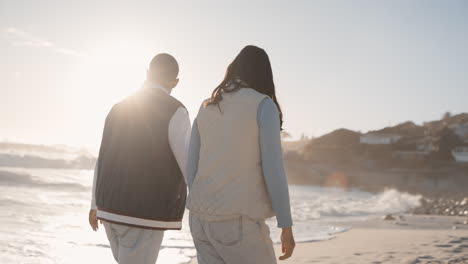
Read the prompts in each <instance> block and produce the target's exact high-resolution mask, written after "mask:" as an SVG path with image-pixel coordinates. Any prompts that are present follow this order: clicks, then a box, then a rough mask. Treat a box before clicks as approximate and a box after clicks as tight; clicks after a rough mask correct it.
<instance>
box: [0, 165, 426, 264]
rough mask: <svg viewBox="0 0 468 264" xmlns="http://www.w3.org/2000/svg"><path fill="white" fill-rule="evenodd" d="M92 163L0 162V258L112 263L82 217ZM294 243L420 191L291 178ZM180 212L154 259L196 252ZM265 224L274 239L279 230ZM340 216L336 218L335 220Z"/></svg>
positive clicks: (406, 202) (100, 236)
mask: <svg viewBox="0 0 468 264" xmlns="http://www.w3.org/2000/svg"><path fill="white" fill-rule="evenodd" d="M92 174H93V171H92V170H74V169H26V168H10V167H0V263H2V264H9V263H15V264H16V263H23V264H26V263H34V264H37V263H44V264H46V263H47V264H49V263H59V264H75V263H76V264H78V263H80V264H81V263H115V262H114V260H113V257H112V254H111V250H110V248H109V246H108V241H107V238H106V235H105V232H104V229H103V227H102V226H101V228H100V230H99V231H98V232H93V231H92V230H91V228H90V226H89V224H88V211H89V207H90V195H91V184H92ZM290 196H291V206H292V214H293V221H294V228H293V230H294V233H295V238H296V241H297V242H311V241H320V240H326V239H332V238H333V237H334V236H335V235H336V234H337V233H340V232H345V231H347V230H349V229H350V228H352V227H349V226H340V225H339V224H337V225H333V224H332V225H330V223H333V222H334V220H340V221H341V222H342V221H343V220H345V219H348V218H349V219H353V220H354V221H355V220H359V219H363V220H364V219H367V218H369V217H376V216H381V215H383V214H387V213H398V212H404V211H407V210H409V209H412V208H414V207H417V206H418V205H419V199H420V196H417V195H410V194H406V193H401V192H398V191H396V190H386V191H384V192H382V193H377V194H375V193H368V192H362V191H358V190H342V189H335V188H324V187H315V186H297V185H290ZM187 216H188V214H187V212H186V214H185V217H184V223H183V229H182V231H167V232H165V236H164V240H163V245H162V249H161V252H160V254H159V259H158V262H157V263H158V264H165V263H171V264H174V263H186V262H188V261H190V260H191V258H193V257H195V256H196V252H195V249H194V246H193V242H192V240H191V236H190V231H189V228H188V223H187V218H188V217H187ZM267 222H268V225H269V226H270V229H271V236H272V239H273V241H274V242H275V243H279V234H280V230H279V229H278V228H276V220H275V219H269V220H268V221H267ZM336 222H337V223H338V221H336Z"/></svg>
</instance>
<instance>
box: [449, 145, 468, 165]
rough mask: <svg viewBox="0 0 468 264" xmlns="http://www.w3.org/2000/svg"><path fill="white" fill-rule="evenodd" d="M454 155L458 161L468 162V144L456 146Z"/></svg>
mask: <svg viewBox="0 0 468 264" xmlns="http://www.w3.org/2000/svg"><path fill="white" fill-rule="evenodd" d="M452 156H453V158H454V159H455V161H457V162H468V146H464V147H457V148H455V149H454V150H453V151H452Z"/></svg>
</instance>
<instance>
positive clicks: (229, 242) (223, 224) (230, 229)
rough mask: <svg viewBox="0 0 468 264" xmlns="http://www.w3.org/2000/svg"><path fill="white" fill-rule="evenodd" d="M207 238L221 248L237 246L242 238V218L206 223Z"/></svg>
mask: <svg viewBox="0 0 468 264" xmlns="http://www.w3.org/2000/svg"><path fill="white" fill-rule="evenodd" d="M208 232H209V234H208V235H209V236H210V237H211V238H212V239H213V240H214V241H216V242H217V243H219V244H221V245H223V246H234V245H237V244H238V243H239V242H240V241H242V238H243V223H242V216H239V217H238V218H235V219H231V220H225V221H213V222H209V223H208Z"/></svg>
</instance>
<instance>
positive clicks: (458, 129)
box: [449, 122, 468, 143]
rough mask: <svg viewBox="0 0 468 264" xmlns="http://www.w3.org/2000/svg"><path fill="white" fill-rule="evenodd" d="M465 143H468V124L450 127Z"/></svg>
mask: <svg viewBox="0 0 468 264" xmlns="http://www.w3.org/2000/svg"><path fill="white" fill-rule="evenodd" d="M449 129H451V130H452V131H453V133H455V134H456V135H457V136H458V137H459V138H460V139H461V140H462V141H463V142H465V143H468V122H466V123H464V124H453V125H450V126H449Z"/></svg>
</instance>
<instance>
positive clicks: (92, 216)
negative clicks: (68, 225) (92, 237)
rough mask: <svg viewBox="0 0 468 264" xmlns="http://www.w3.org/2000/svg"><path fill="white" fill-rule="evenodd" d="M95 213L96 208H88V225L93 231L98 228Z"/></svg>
mask: <svg viewBox="0 0 468 264" xmlns="http://www.w3.org/2000/svg"><path fill="white" fill-rule="evenodd" d="M96 213H97V210H96V209H91V210H89V225H90V226H91V228H92V229H93V230H94V231H97V230H98V229H99V225H98V219H97V215H96Z"/></svg>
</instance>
